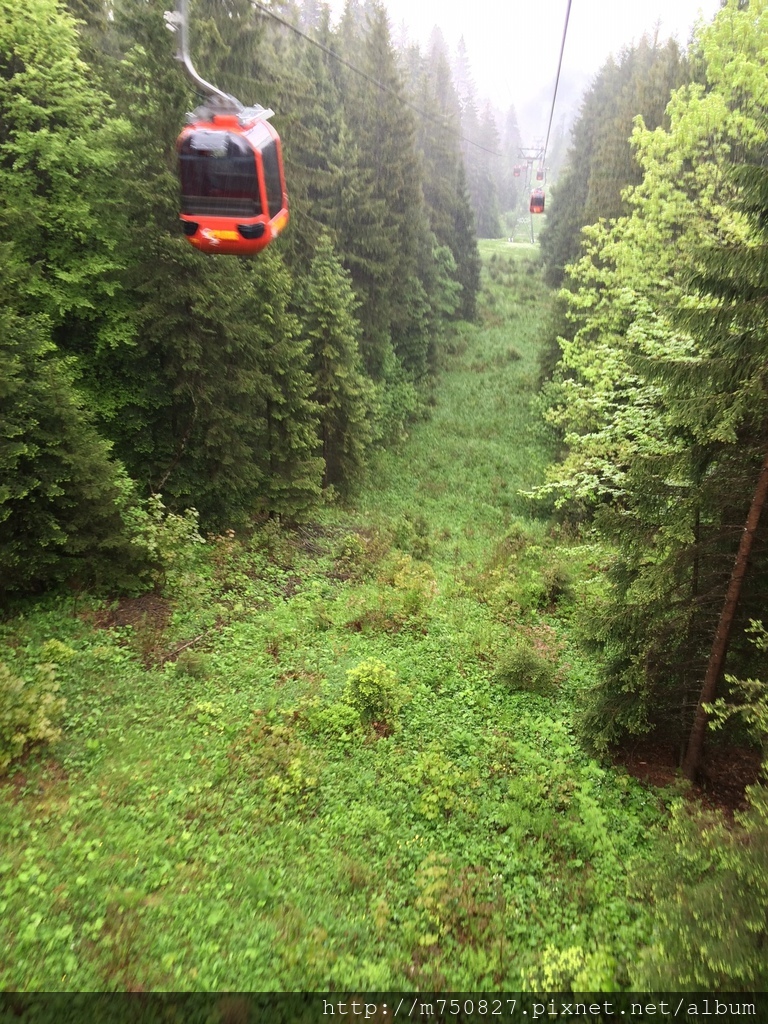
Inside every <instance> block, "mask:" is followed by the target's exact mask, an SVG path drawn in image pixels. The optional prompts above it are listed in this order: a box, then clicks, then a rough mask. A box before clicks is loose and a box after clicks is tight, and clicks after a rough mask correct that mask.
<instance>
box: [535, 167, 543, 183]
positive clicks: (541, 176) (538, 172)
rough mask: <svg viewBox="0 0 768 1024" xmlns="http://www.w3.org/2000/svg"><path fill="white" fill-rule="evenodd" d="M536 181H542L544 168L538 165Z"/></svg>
mask: <svg viewBox="0 0 768 1024" xmlns="http://www.w3.org/2000/svg"><path fill="white" fill-rule="evenodd" d="M536 181H544V168H543V167H539V169H538V170H537V171H536Z"/></svg>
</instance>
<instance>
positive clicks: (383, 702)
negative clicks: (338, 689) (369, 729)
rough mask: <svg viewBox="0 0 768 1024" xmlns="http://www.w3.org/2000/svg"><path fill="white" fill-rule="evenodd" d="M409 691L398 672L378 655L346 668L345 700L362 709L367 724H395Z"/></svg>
mask: <svg viewBox="0 0 768 1024" xmlns="http://www.w3.org/2000/svg"><path fill="white" fill-rule="evenodd" d="M409 696H410V694H409V693H408V691H407V690H406V688H405V687H404V686H403V685H402V684H401V683H400V681H399V680H398V678H397V674H396V673H395V672H394V671H393V670H392V669H391V668H387V666H386V665H385V663H384V662H383V661H379V659H378V658H368V659H366V660H365V661H361V662H360V664H359V665H357V666H356V667H355V668H352V669H350V670H349V671H348V672H347V685H346V687H345V690H344V700H345V702H346V703H347V704H349V705H350V706H351V707H353V708H355V710H356V711H357V712H358V713H359V715H360V718H361V719H362V721H363V722H364V723H366V724H372V723H373V722H386V723H388V724H390V725H391V724H392V721H393V719H394V718H395V717H396V716H397V715H398V713H399V712H400V711H401V709H402V708H403V706H404V705H405V704H406V703H407V701H408V699H409Z"/></svg>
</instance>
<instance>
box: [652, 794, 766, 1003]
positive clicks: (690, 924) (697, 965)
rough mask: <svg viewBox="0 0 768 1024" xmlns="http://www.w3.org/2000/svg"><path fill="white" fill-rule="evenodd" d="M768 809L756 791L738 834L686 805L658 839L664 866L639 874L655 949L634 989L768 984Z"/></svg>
mask: <svg viewBox="0 0 768 1024" xmlns="http://www.w3.org/2000/svg"><path fill="white" fill-rule="evenodd" d="M766 836H768V801H767V800H766V793H765V789H764V787H763V786H757V787H753V788H752V790H751V799H750V808H749V810H748V811H746V812H745V813H743V814H739V815H738V822H737V825H736V827H735V828H734V829H730V828H727V827H726V826H725V824H724V823H723V822H722V820H720V819H719V818H718V817H716V816H714V815H712V816H707V815H706V814H704V813H703V812H698V813H696V812H694V811H692V810H691V809H689V808H688V807H687V806H686V805H685V804H684V803H682V802H681V801H680V802H678V803H676V804H675V806H674V807H673V809H672V818H671V823H670V826H669V830H668V831H667V832H665V833H664V835H663V836H660V837H659V839H658V858H659V859H658V861H657V862H656V863H654V864H653V865H648V866H647V867H646V869H645V871H644V872H642V873H639V874H638V877H637V881H636V885H637V888H638V890H639V894H641V895H642V896H643V897H645V898H648V897H650V898H651V899H653V901H654V907H655V914H654V918H655V927H654V931H653V935H652V938H651V942H650V943H649V945H648V946H647V948H646V949H645V950H644V951H643V955H642V957H641V959H640V960H639V961H638V963H637V964H636V965H635V967H634V970H633V983H634V984H636V985H638V986H640V985H642V986H646V985H647V986H649V987H650V986H653V987H655V988H659V989H660V988H661V987H662V986H664V985H667V984H672V983H674V984H675V985H676V986H678V987H679V988H680V989H682V990H685V989H698V990H702V989H704V988H708V989H717V988H723V989H725V988H727V989H728V990H729V991H730V990H735V991H755V990H757V991H761V990H762V989H763V987H764V986H765V984H766V979H767V978H768V974H767V972H766V965H765V956H764V945H765V940H766V923H765V914H764V907H765V901H766V899H767V898H768V869H767V868H766V860H765V850H766Z"/></svg>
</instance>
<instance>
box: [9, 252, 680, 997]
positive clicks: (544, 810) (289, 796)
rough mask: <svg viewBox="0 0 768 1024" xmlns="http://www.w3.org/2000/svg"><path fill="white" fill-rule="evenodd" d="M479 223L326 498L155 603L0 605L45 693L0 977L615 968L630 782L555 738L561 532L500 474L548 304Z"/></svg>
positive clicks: (13, 848)
mask: <svg viewBox="0 0 768 1024" xmlns="http://www.w3.org/2000/svg"><path fill="white" fill-rule="evenodd" d="M481 249H482V252H483V257H484V263H485V270H484V284H483V295H482V301H481V321H480V323H479V324H478V325H474V326H468V325H464V326H462V327H461V328H460V330H459V331H458V332H457V334H456V336H455V337H454V338H452V339H451V341H450V343H449V345H448V347H447V349H446V351H445V354H444V360H443V361H444V366H443V370H442V373H441V377H440V382H439V388H438V391H437V404H436V406H435V408H434V410H433V413H432V416H431V418H430V419H429V420H428V421H425V422H422V423H418V424H416V425H414V427H413V429H412V431H411V434H410V437H408V438H407V439H406V440H405V441H404V442H403V443H402V445H401V446H400V447H399V448H398V450H396V451H389V452H385V453H381V454H379V455H378V456H377V458H376V459H375V461H374V464H373V465H372V467H371V472H370V476H369V480H368V484H367V486H366V489H365V490H364V491H363V492H362V493H361V494H360V495H359V496H358V499H357V500H356V502H355V505H354V507H352V508H347V509H341V508H329V509H327V510H325V512H324V513H323V515H322V516H321V517H320V519H319V521H318V522H316V523H314V524H309V525H307V526H305V527H303V528H302V529H300V530H298V531H295V532H293V533H290V532H281V531H279V530H275V529H270V530H268V531H265V532H262V533H261V534H260V535H257V536H256V537H255V538H253V539H246V538H243V539H240V538H234V539H233V538H219V539H218V540H217V541H216V542H212V543H211V544H209V545H206V548H205V550H203V551H201V552H200V553H199V557H198V561H197V564H196V566H195V568H194V571H191V572H190V571H188V572H186V574H185V575H184V576H183V577H182V578H180V579H177V580H175V581H174V583H173V589H172V593H171V596H172V598H173V600H172V603H171V605H169V608H168V611H169V614H170V618H169V621H168V622H167V623H164V622H163V620H162V616H161V615H160V612H159V609H158V607H157V606H151V605H146V606H144V607H146V611H147V615H146V618H145V619H142V617H141V614H140V612H141V608H142V607H143V606H142V604H141V602H137V603H135V605H134V606H133V608H134V614H133V616H132V618H131V623H130V624H124V625H122V626H120V625H116V624H115V623H116V622H119V621H123V619H121V615H123V616H124V613H125V610H126V608H127V606H125V605H121V606H120V608H118V609H113V610H112V611H110V610H109V609H106V610H105V609H99V608H96V607H91V606H88V605H84V606H83V605H81V606H78V607H73V605H72V602H71V600H70V601H69V602H68V603H67V602H63V601H59V600H49V601H47V602H41V603H40V604H39V605H37V606H36V607H34V608H31V609H29V610H28V612H27V614H25V615H24V616H20V617H18V618H16V619H14V620H12V621H9V622H6V623H5V624H4V626H3V627H2V632H0V643H1V644H2V646H3V648H4V653H3V655H2V657H3V659H4V660H6V661H7V662H8V663H9V664H10V665H11V667H12V668H15V670H16V671H17V673H18V674H22V673H23V672H24V671H25V670H28V668H29V666H30V665H33V664H35V663H36V662H38V661H41V660H51V658H52V657H53V655H52V654H51V651H52V650H53V651H54V653H56V651H58V654H57V655H56V657H55V660H56V662H57V666H58V667H57V673H58V678H59V681H60V682H61V686H62V690H61V692H62V694H63V695H64V696H65V697H66V699H67V702H68V703H67V707H66V712H65V717H64V723H63V728H64V735H63V739H62V740H61V742H60V743H59V744H58V745H57V746H55V747H52V748H50V749H49V748H41V749H39V750H37V751H35V752H34V753H33V755H32V756H31V757H29V758H28V759H27V760H26V761H25V762H24V763H22V764H21V765H20V766H18V768H17V769H16V770H15V773H14V771H12V772H11V774H10V775H9V778H8V781H7V784H6V785H3V786H2V787H0V805H1V806H0V822H1V824H0V946H2V947H3V948H4V949H6V950H7V951H8V952H9V955H8V956H6V957H4V958H2V959H1V960H0V985H1V986H2V987H4V988H21V989H46V990H59V989H63V990H70V989H125V988H130V989H136V988H140V987H141V988H145V989H153V988H175V989H208V990H213V989H221V990H226V989H229V990H273V989H274V990H291V989H298V990H302V989H316V990H322V989H328V988H338V989H345V990H353V989H354V990H359V989H399V988H405V989H413V988H419V989H431V988H438V989H442V988H450V989H465V990H470V989H474V990H482V989H487V990H490V989H502V988H505V989H507V990H514V989H518V988H521V987H522V988H526V989H536V988H538V989H542V988H547V987H548V988H550V989H567V988H569V987H570V986H574V987H576V988H580V989H582V990H587V989H595V990H597V989H611V988H612V987H615V986H617V985H619V986H620V985H626V984H627V983H628V964H629V963H630V962H631V960H632V958H633V957H634V956H635V955H636V953H637V950H638V948H639V946H640V944H641V943H642V942H643V941H644V939H645V937H646V934H647V932H648V929H649V927H650V923H649V917H648V914H647V911H646V910H645V908H643V907H642V906H639V905H636V904H634V903H633V902H632V901H631V900H630V899H629V897H628V895H627V870H628V867H627V866H628V864H629V862H630V860H631V858H632V857H633V856H634V855H636V854H638V853H642V851H643V849H644V847H645V845H646V844H647V842H648V839H647V835H648V830H649V826H650V825H651V824H652V823H653V822H654V821H655V820H657V819H658V817H659V814H660V809H659V806H658V804H657V802H656V801H655V800H654V799H652V798H651V797H649V795H648V794H647V792H646V791H645V790H643V789H642V788H641V787H639V786H638V785H637V784H636V783H634V781H632V780H631V779H629V778H628V777H627V776H626V775H624V774H622V773H618V772H615V771H613V770H608V769H605V768H604V767H601V766H600V765H598V764H597V763H596V762H595V761H594V760H592V759H591V758H590V757H588V756H587V755H586V754H585V753H584V752H583V750H582V749H581V748H580V747H579V745H578V743H577V742H576V740H575V739H574V735H573V729H572V725H571V722H572V717H573V702H574V698H575V696H576V695H577V694H578V692H579V690H580V689H582V688H583V687H584V686H586V685H588V683H589V680H590V678H591V669H590V666H589V664H588V663H586V662H585V661H584V659H583V657H582V656H581V655H580V654H579V653H578V651H577V650H576V649H575V648H574V646H573V645H572V643H571V641H570V638H569V633H568V622H569V615H570V610H571V607H572V604H573V600H574V598H573V592H574V589H575V590H578V589H579V586H580V585H581V584H580V583H579V572H578V566H579V565H582V564H583V565H587V564H588V563H589V561H590V557H591V555H590V553H589V552H588V551H586V550H585V549H572V550H569V551H565V552H564V551H563V549H562V547H561V546H560V545H559V543H558V540H557V537H556V536H555V535H554V533H553V531H552V530H551V529H550V527H549V525H548V524H547V522H546V521H545V520H544V519H541V518H537V517H536V514H535V509H532V508H531V507H530V506H529V504H528V503H527V500H526V499H525V498H523V497H521V495H520V493H519V492H520V491H521V490H525V489H526V488H529V487H530V486H531V485H532V484H534V483H536V482H537V481H539V480H540V479H541V477H542V473H543V469H544V467H545V465H546V463H547V461H548V459H549V458H550V455H551V451H550V447H549V440H548V437H547V435H546V433H545V431H544V429H543V427H542V426H541V424H540V423H539V421H538V419H537V417H536V415H535V412H534V410H533V409H532V404H531V400H532V398H533V395H534V392H535V389H536V375H537V362H536V360H537V352H538V349H539V347H540V345H541V343H542V340H543V339H542V337H541V332H542V325H543V323H544V321H545V317H546V312H547V303H548V301H549V300H548V297H547V294H546V291H545V289H544V287H543V285H542V283H541V280H540V277H539V273H538V270H537V267H536V265H535V262H534V260H533V258H532V257H535V252H534V251H533V250H530V249H528V248H525V247H523V246H519V245H517V246H510V245H509V244H508V243H506V242H505V241H504V242H496V241H491V242H487V243H483V244H482V246H481ZM110 623H111V624H110ZM51 639H55V640H57V641H59V642H60V644H61V645H64V646H63V647H59V648H55V645H54V648H52V647H51V646H50V644H49V646H48V647H47V648H45V649H44V645H45V644H46V642H48V641H50V640H51ZM189 641H194V642H193V643H189ZM188 643H189V646H187V647H186V648H185V649H184V650H180V648H181V647H182V645H184V644H188ZM521 651H522V652H523V653H522V654H520V652H521ZM176 655H178V656H177V657H176ZM376 662H381V663H383V666H385V667H384V668H380V669H379V668H376ZM361 664H365V665H367V668H366V667H364V668H363V669H361V673H362V675H360V674H358V677H357V678H358V679H359V678H363V679H364V680H366V684H365V685H366V686H368V687H369V690H366V691H365V700H368V701H369V703H368V704H365V705H364V704H363V703H361V701H362V700H363V698H361V697H360V692H361V690H360V687H359V686H358V689H357V690H354V691H353V689H350V685H351V684H350V683H349V681H348V675H347V673H348V672H349V671H350V670H353V669H355V668H356V667H357V666H360V665H361ZM526 665H533V666H538V667H537V668H536V672H539V673H540V674H541V678H546V681H547V686H546V687H544V688H543V690H544V692H528V690H527V688H526V683H527V680H526V677H525V673H526V671H528V670H527V669H526V667H525V666H526ZM542 665H544V668H545V669H546V671H543V673H542ZM371 666H373V667H371ZM510 666H511V667H510ZM386 670H389V673H387V671H386ZM530 671H531V672H533V671H534V670H533V669H531V670H530ZM538 678H539V676H536V679H538ZM535 682H536V680H533V682H532V683H531V688H533V689H535V688H536V686H535V685H534V684H535ZM377 686H379V687H380V690H379V691H378V692H373V691H376V687H377ZM371 688H372V689H371ZM371 694H373V695H372V696H371ZM382 694H383V696H382ZM379 697H381V699H380V700H379ZM356 702H357V703H356ZM363 706H365V707H368V708H371V709H374V710H373V711H371V713H370V714H367V715H366V714H362V715H361V714H360V713H359V710H360V708H361V707H363ZM374 715H376V716H378V717H374Z"/></svg>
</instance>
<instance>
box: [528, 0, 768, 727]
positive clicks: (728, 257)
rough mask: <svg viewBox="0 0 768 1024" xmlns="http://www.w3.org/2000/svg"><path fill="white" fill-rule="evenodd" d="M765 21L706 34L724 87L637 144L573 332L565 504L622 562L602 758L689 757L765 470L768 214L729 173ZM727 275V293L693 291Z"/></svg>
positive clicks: (602, 619) (760, 72) (749, 124)
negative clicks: (616, 751)
mask: <svg viewBox="0 0 768 1024" xmlns="http://www.w3.org/2000/svg"><path fill="white" fill-rule="evenodd" d="M761 10H762V5H751V6H750V8H749V9H739V8H738V6H737V5H733V4H732V5H730V6H729V7H727V8H726V9H725V10H724V11H723V12H721V14H719V15H718V16H717V17H716V18H715V20H714V22H713V23H712V25H711V26H708V27H707V28H706V29H704V30H703V31H702V33H701V35H700V37H699V39H698V42H697V46H698V50H699V53H700V56H701V61H702V67H703V73H704V74H705V75H706V78H707V88H706V89H705V88H704V87H703V86H701V85H699V84H697V83H694V84H691V85H689V86H686V87H683V88H681V89H679V90H678V91H677V92H675V93H674V94H673V96H672V98H671V100H670V103H669V105H668V107H667V112H666V116H667V117H668V119H669V128H668V129H667V130H662V129H656V130H655V131H650V130H648V129H646V128H644V127H643V126H638V128H636V130H635V134H634V143H635V146H636V152H637V158H638V161H639V163H640V166H641V167H642V169H643V180H642V182H641V183H640V184H638V185H637V186H636V187H635V189H634V190H633V191H632V192H630V193H628V202H629V204H630V208H631V212H630V213H629V215H627V216H626V217H621V218H618V219H617V220H616V221H614V222H613V223H611V224H607V225H606V224H601V225H597V226H595V227H593V228H590V229H587V230H586V231H585V239H586V241H585V247H584V255H583V256H582V258H581V259H580V260H579V261H578V263H576V264H575V265H574V266H573V267H572V268H571V270H570V272H569V293H568V295H567V302H568V306H569V310H570V316H571V317H572V326H573V328H574V330H573V334H572V337H570V338H563V339H562V340H561V344H562V349H563V358H562V360H561V363H560V367H559V369H558V371H557V373H556V375H555V380H554V382H553V384H552V385H551V386H550V388H549V389H548V395H549V397H550V399H551V400H552V403H551V405H550V409H549V413H548V416H549V418H550V420H551V421H552V422H553V423H555V424H557V425H558V426H559V427H560V428H561V429H562V430H563V431H564V436H565V439H566V442H567V445H568V453H567V455H566V457H565V459H564V461H563V462H562V463H561V464H560V466H559V467H558V468H557V469H554V470H553V477H552V484H551V486H550V488H549V491H550V493H554V494H555V495H556V497H557V500H558V501H559V502H560V503H561V504H564V505H568V506H570V507H572V508H573V507H578V506H579V505H580V506H581V509H582V511H585V510H586V511H593V512H594V513H595V521H596V523H597V525H598V528H599V530H600V531H601V533H602V534H603V535H604V536H605V537H607V538H610V539H611V540H612V541H613V542H614V543H615V544H616V545H617V549H618V554H617V557H616V560H615V564H614V566H613V568H612V570H611V576H610V579H611V587H610V589H609V592H608V595H607V598H606V599H605V601H604V602H603V603H602V604H600V605H598V606H596V607H595V608H593V610H592V613H591V616H590V618H591V623H590V627H589V628H590V630H591V631H592V636H593V637H594V638H595V639H596V640H597V641H598V644H599V646H600V647H601V649H602V651H603V654H604V671H603V676H602V681H601V684H600V686H599V687H598V688H597V690H596V692H595V694H593V698H592V703H591V705H590V708H589V710H588V712H587V714H586V718H585V722H586V728H587V731H588V732H589V733H590V734H591V736H592V737H593V740H594V741H595V742H596V743H597V744H598V745H600V744H603V745H605V744H606V743H610V742H614V741H616V740H618V739H620V738H621V737H622V736H623V734H624V733H625V732H627V731H629V732H641V731H643V730H645V729H647V728H649V727H651V726H653V727H655V728H656V729H657V730H658V732H659V734H660V735H664V736H666V738H667V739H669V740H670V741H671V742H675V743H681V742H684V740H685V738H686V734H687V732H688V730H689V728H690V725H691V722H692V720H693V716H694V712H695V709H696V703H697V701H698V700H699V698H700V693H701V685H702V680H703V679H704V677H705V675H706V667H707V663H708V661H710V662H711V657H710V655H711V652H712V651H713V650H714V647H713V626H714V624H715V623H716V622H717V620H718V617H719V616H720V615H721V609H722V607H723V603H724V601H725V598H726V594H727V593H728V591H729V579H731V578H732V570H733V569H734V567H735V566H736V565H738V564H740V563H739V559H738V558H736V555H737V549H738V547H739V543H738V542H739V534H740V533H741V532H742V525H743V524H744V523H746V522H747V512H748V509H749V505H750V499H751V497H752V495H753V493H754V491H755V482H756V480H757V476H758V471H759V467H760V465H761V463H762V461H763V458H764V444H765V422H766V406H765V401H764V398H763V395H764V390H765V389H764V385H763V379H764V378H763V375H764V368H763V363H764V356H763V348H764V346H763V344H762V334H763V333H764V326H763V323H762V319H761V317H762V309H761V306H760V304H759V303H758V302H755V301H752V302H750V301H747V302H746V304H743V303H742V297H743V296H746V297H747V298H748V297H749V296H750V295H752V294H755V291H757V292H758V293H759V291H760V289H761V288H763V287H764V282H762V281H761V279H760V278H759V276H758V275H757V273H756V272H755V267H756V266H759V262H760V261H759V259H756V258H755V257H756V253H757V251H758V250H759V248H760V245H761V244H762V243H761V242H760V238H761V231H762V229H761V228H760V227H759V224H760V218H761V216H763V214H762V213H761V212H760V211H759V210H757V209H756V208H755V209H753V210H752V211H751V212H750V209H749V206H748V205H747V207H745V206H744V202H745V199H744V198H743V193H744V189H745V183H744V181H740V180H739V178H738V177H736V178H734V175H733V174H732V173H731V171H732V166H733V163H734V161H736V162H738V161H740V160H743V154H744V153H745V152H746V151H747V150H748V149H749V148H751V147H753V146H754V145H756V144H760V143H761V142H762V141H764V138H765V130H764V126H763V124H762V121H763V114H762V101H761V96H764V95H765V90H766V84H765V81H766V80H765V71H764V67H763V64H762V58H761V57H760V54H761V52H762V47H763V46H764V45H765V43H764V38H763V37H764V28H763V26H762V21H761V15H760V11H761ZM740 194H742V198H741V199H740V198H739V197H740ZM713 251H714V255H709V256H707V255H705V254H706V253H708V252H709V253H710V254H711V253H712V252H713ZM713 261H714V264H713ZM717 264H719V270H718V272H717V273H716V274H714V275H713V274H712V273H710V274H709V281H710V285H711V288H710V286H709V285H707V288H706V289H705V288H704V286H703V284H702V283H699V284H692V281H691V273H692V271H696V272H699V276H700V282H701V281H704V279H705V278H706V274H705V275H704V278H701V273H703V272H704V271H703V268H707V267H709V268H710V271H711V269H712V267H713V265H717ZM717 282H719V283H717ZM707 289H709V290H707ZM736 296H738V298H736ZM678 310H682V313H678V312H676V311H678ZM747 339H748V342H747ZM734 524H740V525H739V526H738V527H736V528H734ZM764 550H765V548H764V543H763V542H762V541H760V538H759V536H758V543H757V545H756V547H755V549H754V551H753V565H754V571H753V572H751V573H750V576H749V580H748V581H747V582H748V585H747V586H746V587H744V588H743V589H742V592H741V602H742V603H741V611H740V615H741V616H745V615H746V616H749V615H750V614H753V615H754V614H755V610H756V609H759V607H760V605H761V603H762V602H763V601H764V599H765V596H766V595H765V592H764V588H763V587H762V585H761V583H760V580H761V578H762V571H761V568H760V567H761V566H762V565H763V564H764V557H765V554H764ZM738 624H739V620H738V619H734V620H732V621H731V625H730V626H728V629H729V630H730V629H731V628H732V627H733V626H738ZM732 655H733V657H734V658H735V659H736V663H737V664H738V659H739V658H740V657H743V656H744V652H743V650H742V651H738V650H732Z"/></svg>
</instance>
